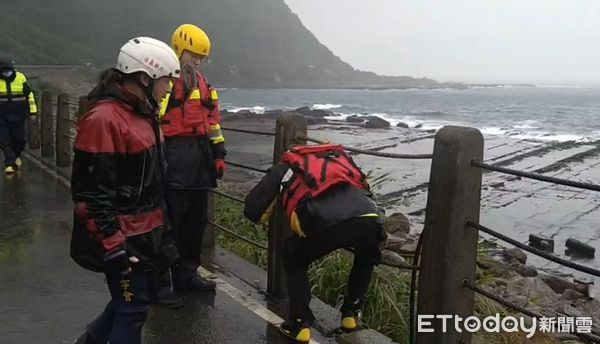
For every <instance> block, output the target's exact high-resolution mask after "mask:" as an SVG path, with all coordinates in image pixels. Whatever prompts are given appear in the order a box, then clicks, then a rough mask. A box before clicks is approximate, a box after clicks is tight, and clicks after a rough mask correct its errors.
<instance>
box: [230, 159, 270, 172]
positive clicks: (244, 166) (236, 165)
mask: <svg viewBox="0 0 600 344" xmlns="http://www.w3.org/2000/svg"><path fill="white" fill-rule="evenodd" d="M225 162H226V163H227V165H231V166H235V167H239V168H245V169H247V170H251V171H256V172H262V173H267V172H268V171H267V170H262V169H260V168H256V167H252V166H246V165H242V164H236V163H233V162H231V161H225Z"/></svg>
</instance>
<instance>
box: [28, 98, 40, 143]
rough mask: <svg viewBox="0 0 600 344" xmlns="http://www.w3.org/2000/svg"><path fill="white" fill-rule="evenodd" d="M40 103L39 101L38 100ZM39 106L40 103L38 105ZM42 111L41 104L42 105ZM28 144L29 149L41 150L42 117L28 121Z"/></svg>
mask: <svg viewBox="0 0 600 344" xmlns="http://www.w3.org/2000/svg"><path fill="white" fill-rule="evenodd" d="M36 101H38V100H36ZM38 104H39V103H38ZM40 109H41V104H40ZM27 143H28V147H29V149H40V116H39V114H38V116H35V119H31V118H29V119H28V120H27Z"/></svg>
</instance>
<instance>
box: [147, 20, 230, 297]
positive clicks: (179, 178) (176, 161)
mask: <svg viewBox="0 0 600 344" xmlns="http://www.w3.org/2000/svg"><path fill="white" fill-rule="evenodd" d="M210 46H211V45H210V40H209V38H208V36H207V35H206V33H205V32H204V31H202V29H200V28H199V27H197V26H195V25H191V24H184V25H181V26H180V27H178V28H177V29H176V30H175V32H174V33H173V36H172V47H173V50H175V53H176V54H177V57H178V58H179V61H180V62H181V66H182V71H181V78H180V79H178V80H174V81H173V83H172V86H173V87H172V89H171V92H170V94H168V95H167V97H166V98H165V99H164V100H163V103H162V109H161V127H162V129H163V131H164V133H165V144H166V157H167V163H168V175H167V205H168V213H169V218H170V221H171V225H172V226H173V229H174V230H175V233H176V234H177V243H178V249H179V255H180V258H179V260H178V261H177V263H176V264H175V266H174V267H173V269H172V272H173V274H172V279H173V285H174V287H175V289H176V290H189V291H212V290H214V289H215V283H214V282H213V281H210V280H206V279H204V278H202V277H200V276H199V275H198V273H197V269H198V267H199V266H200V248H201V246H202V237H203V235H204V230H205V228H206V225H207V223H208V203H207V199H208V190H209V189H210V188H213V187H216V186H217V178H221V177H222V176H223V174H224V173H225V161H224V158H225V154H226V151H225V139H224V137H223V134H222V133H221V126H220V121H221V118H220V112H219V103H218V95H217V91H216V90H215V89H214V88H212V87H211V86H210V84H209V83H208V81H207V80H206V78H205V77H204V76H203V75H202V74H201V73H200V68H201V66H202V64H203V62H204V61H206V59H207V58H208V55H209V53H210ZM170 277H171V276H169V275H168V273H167V272H165V274H163V281H165V282H167V281H168V280H169V279H170ZM167 284H168V283H167ZM176 299H177V297H175V296H174V295H173V294H172V293H171V294H168V292H166V293H161V296H160V297H159V299H157V300H156V301H157V303H162V304H165V305H177V302H176V301H175V300H176Z"/></svg>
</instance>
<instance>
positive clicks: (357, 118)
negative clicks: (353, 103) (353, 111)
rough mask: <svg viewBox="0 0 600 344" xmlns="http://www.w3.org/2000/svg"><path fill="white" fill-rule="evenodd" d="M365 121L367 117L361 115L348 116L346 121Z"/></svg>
mask: <svg viewBox="0 0 600 344" xmlns="http://www.w3.org/2000/svg"><path fill="white" fill-rule="evenodd" d="M364 121H365V118H364V117H360V116H358V115H352V116H348V117H346V122H348V123H364Z"/></svg>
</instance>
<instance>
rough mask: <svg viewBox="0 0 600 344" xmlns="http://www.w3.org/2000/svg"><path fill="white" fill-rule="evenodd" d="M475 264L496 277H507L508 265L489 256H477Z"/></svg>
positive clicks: (508, 272)
mask: <svg viewBox="0 0 600 344" xmlns="http://www.w3.org/2000/svg"><path fill="white" fill-rule="evenodd" d="M477 265H479V267H481V268H482V269H484V270H488V272H489V273H490V274H492V275H493V276H496V277H509V275H510V267H509V266H508V265H507V264H504V263H502V262H500V261H497V260H496V259H494V258H492V257H490V256H482V257H479V258H477Z"/></svg>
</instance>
